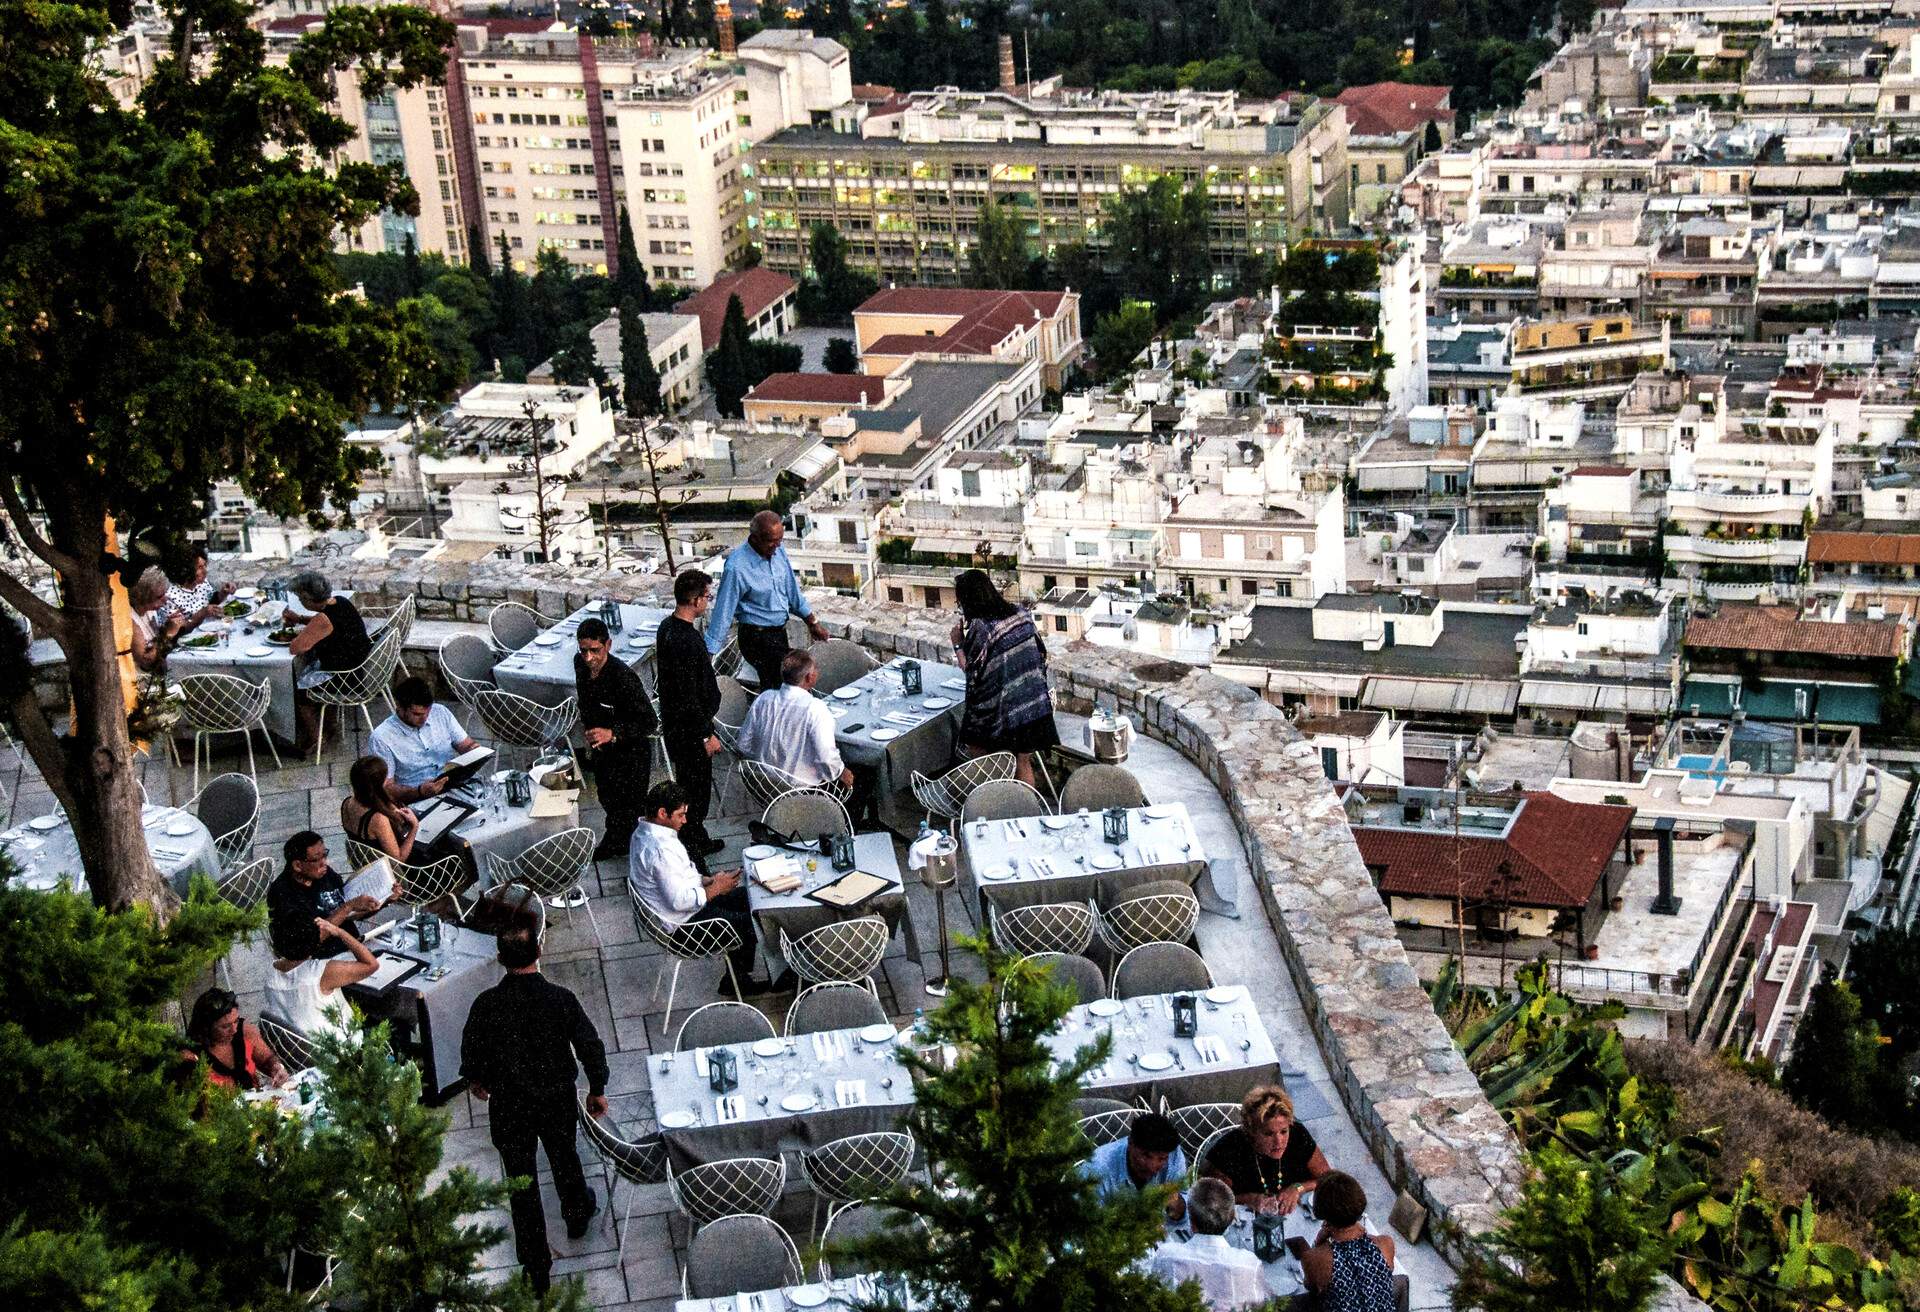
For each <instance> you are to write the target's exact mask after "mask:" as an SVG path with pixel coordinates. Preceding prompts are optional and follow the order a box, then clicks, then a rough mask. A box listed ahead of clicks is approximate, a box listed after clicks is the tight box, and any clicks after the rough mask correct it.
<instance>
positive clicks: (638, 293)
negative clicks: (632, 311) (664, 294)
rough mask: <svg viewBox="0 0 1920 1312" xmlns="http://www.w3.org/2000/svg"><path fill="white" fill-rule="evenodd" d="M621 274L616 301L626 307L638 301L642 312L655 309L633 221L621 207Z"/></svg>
mask: <svg viewBox="0 0 1920 1312" xmlns="http://www.w3.org/2000/svg"><path fill="white" fill-rule="evenodd" d="M619 247H620V272H619V274H618V276H617V279H616V281H615V283H614V294H615V295H614V301H615V303H616V304H618V305H621V306H625V305H626V303H627V302H628V301H629V300H637V301H638V303H639V306H640V308H641V310H642V311H646V310H651V309H652V308H653V288H652V287H651V286H649V285H648V284H647V266H646V265H645V264H643V263H642V262H641V260H640V248H639V246H638V245H637V244H636V243H635V242H634V240H633V220H632V218H630V217H629V216H628V214H627V207H626V206H624V205H622V206H621V207H620V239H619Z"/></svg>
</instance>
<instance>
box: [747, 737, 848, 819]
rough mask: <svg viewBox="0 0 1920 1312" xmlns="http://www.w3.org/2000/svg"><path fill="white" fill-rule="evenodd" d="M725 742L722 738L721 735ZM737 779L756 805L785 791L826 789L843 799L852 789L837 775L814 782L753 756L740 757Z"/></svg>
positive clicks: (824, 790)
mask: <svg viewBox="0 0 1920 1312" xmlns="http://www.w3.org/2000/svg"><path fill="white" fill-rule="evenodd" d="M722 741H723V742H724V741H725V740H724V739H722ZM740 781H741V782H742V783H744V784H745V785H746V786H747V796H748V797H750V798H752V799H753V803H754V805H755V806H759V807H763V808H764V807H768V806H771V805H772V804H773V803H774V802H775V801H777V800H779V799H780V798H781V797H783V796H785V795H786V794H788V793H791V792H796V791H799V790H806V791H809V792H819V793H825V794H826V795H827V796H829V797H832V798H834V799H835V800H836V801H845V800H846V798H847V796H848V794H849V793H851V792H852V791H853V790H852V789H850V788H848V787H847V786H846V785H845V784H844V783H842V782H841V781H840V780H839V779H838V778H834V779H823V780H821V781H820V782H819V783H817V784H810V783H808V782H807V781H806V780H804V779H801V778H798V777H797V776H795V775H791V774H789V773H787V772H786V771H785V770H782V769H781V768H780V767H779V766H777V765H768V764H767V763H766V762H764V761H756V760H754V759H753V758H752V757H742V758H740Z"/></svg>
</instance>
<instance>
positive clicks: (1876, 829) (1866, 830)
mask: <svg viewBox="0 0 1920 1312" xmlns="http://www.w3.org/2000/svg"><path fill="white" fill-rule="evenodd" d="M1875 773H1876V774H1878V775H1879V776H1880V796H1879V798H1878V799H1877V800H1876V801H1875V802H1874V804H1873V810H1872V811H1870V812H1868V813H1867V819H1866V823H1865V824H1863V825H1861V826H1860V830H1861V837H1862V839H1863V840H1864V842H1863V844H1862V846H1863V847H1864V848H1865V850H1866V851H1867V852H1869V853H1871V854H1872V855H1874V856H1878V857H1884V856H1885V855H1886V854H1887V845H1888V844H1889V843H1891V842H1892V841H1893V827H1894V826H1895V825H1896V824H1897V823H1899V820H1900V809H1901V808H1902V807H1904V806H1905V805H1906V804H1907V794H1908V793H1910V792H1912V791H1913V785H1912V784H1911V783H1908V782H1907V781H1906V780H1905V779H1902V778H1901V777H1900V776H1899V775H1897V774H1895V773H1893V772H1892V771H1891V770H1877V771H1875Z"/></svg>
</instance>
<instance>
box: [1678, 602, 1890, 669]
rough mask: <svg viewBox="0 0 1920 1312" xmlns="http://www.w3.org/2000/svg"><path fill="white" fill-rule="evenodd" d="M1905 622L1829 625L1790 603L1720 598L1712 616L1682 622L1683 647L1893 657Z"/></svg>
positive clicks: (1850, 620) (1850, 621)
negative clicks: (1684, 629) (1747, 602)
mask: <svg viewBox="0 0 1920 1312" xmlns="http://www.w3.org/2000/svg"><path fill="white" fill-rule="evenodd" d="M1906 642H1907V635H1906V627H1905V625H1904V624H1902V623H1901V622H1900V621H1899V620H1869V619H1865V618H1860V619H1855V618H1853V617H1851V616H1849V617H1848V618H1847V621H1846V623H1844V624H1833V623H1830V622H1828V621H1826V620H1822V619H1817V618H1816V619H1809V618H1807V617H1805V616H1803V615H1801V613H1800V611H1799V609H1798V608H1797V607H1794V606H1759V605H1741V604H1735V603H1731V602H1729V603H1725V604H1723V605H1722V606H1721V607H1720V610H1719V613H1718V614H1715V615H1695V616H1694V617H1693V618H1692V619H1690V620H1688V621H1687V646H1689V647H1712V648H1717V649H1719V650H1722V651H1765V652H1776V653H1780V654H1784V655H1795V656H1858V657H1865V658H1868V659H1878V660H1897V659H1898V658H1900V657H1901V656H1904V655H1906Z"/></svg>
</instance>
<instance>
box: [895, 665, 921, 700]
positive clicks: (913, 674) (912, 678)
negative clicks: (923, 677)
mask: <svg viewBox="0 0 1920 1312" xmlns="http://www.w3.org/2000/svg"><path fill="white" fill-rule="evenodd" d="M900 686H901V688H902V689H904V690H905V691H906V694H907V696H909V697H914V696H917V695H919V692H920V686H921V685H920V662H919V661H912V660H908V661H901V662H900Z"/></svg>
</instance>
